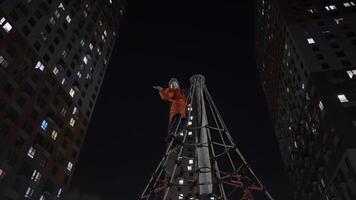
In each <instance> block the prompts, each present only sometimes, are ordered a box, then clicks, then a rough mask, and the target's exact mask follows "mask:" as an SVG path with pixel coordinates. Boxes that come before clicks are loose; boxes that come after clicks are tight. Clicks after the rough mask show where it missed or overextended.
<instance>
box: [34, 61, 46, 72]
mask: <svg viewBox="0 0 356 200" xmlns="http://www.w3.org/2000/svg"><path fill="white" fill-rule="evenodd" d="M44 68H45V67H44V65H43V64H42V63H41V61H38V62H37V64H36V66H35V69H39V70H41V71H43V70H44Z"/></svg>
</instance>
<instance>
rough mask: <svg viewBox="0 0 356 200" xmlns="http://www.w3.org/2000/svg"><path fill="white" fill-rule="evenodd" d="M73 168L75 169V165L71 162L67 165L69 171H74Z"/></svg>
mask: <svg viewBox="0 0 356 200" xmlns="http://www.w3.org/2000/svg"><path fill="white" fill-rule="evenodd" d="M72 168H73V163H72V162H70V161H69V162H68V165H67V170H68V171H72Z"/></svg>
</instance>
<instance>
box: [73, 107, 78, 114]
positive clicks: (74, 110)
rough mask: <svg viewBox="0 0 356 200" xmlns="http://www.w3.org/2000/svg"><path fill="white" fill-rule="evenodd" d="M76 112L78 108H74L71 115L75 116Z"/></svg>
mask: <svg viewBox="0 0 356 200" xmlns="http://www.w3.org/2000/svg"><path fill="white" fill-rule="evenodd" d="M77 112H78V108H77V107H74V108H73V112H72V114H73V115H75V114H77Z"/></svg>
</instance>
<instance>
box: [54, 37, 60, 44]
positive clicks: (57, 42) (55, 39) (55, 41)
mask: <svg viewBox="0 0 356 200" xmlns="http://www.w3.org/2000/svg"><path fill="white" fill-rule="evenodd" d="M53 41H54V44H56V45H58V44H59V39H58V38H57V37H55V38H54V40H53Z"/></svg>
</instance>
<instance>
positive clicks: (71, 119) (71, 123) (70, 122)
mask: <svg viewBox="0 0 356 200" xmlns="http://www.w3.org/2000/svg"><path fill="white" fill-rule="evenodd" d="M69 124H70V125H71V126H72V127H73V126H74V124H75V119H73V117H72V118H70V121H69Z"/></svg>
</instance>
